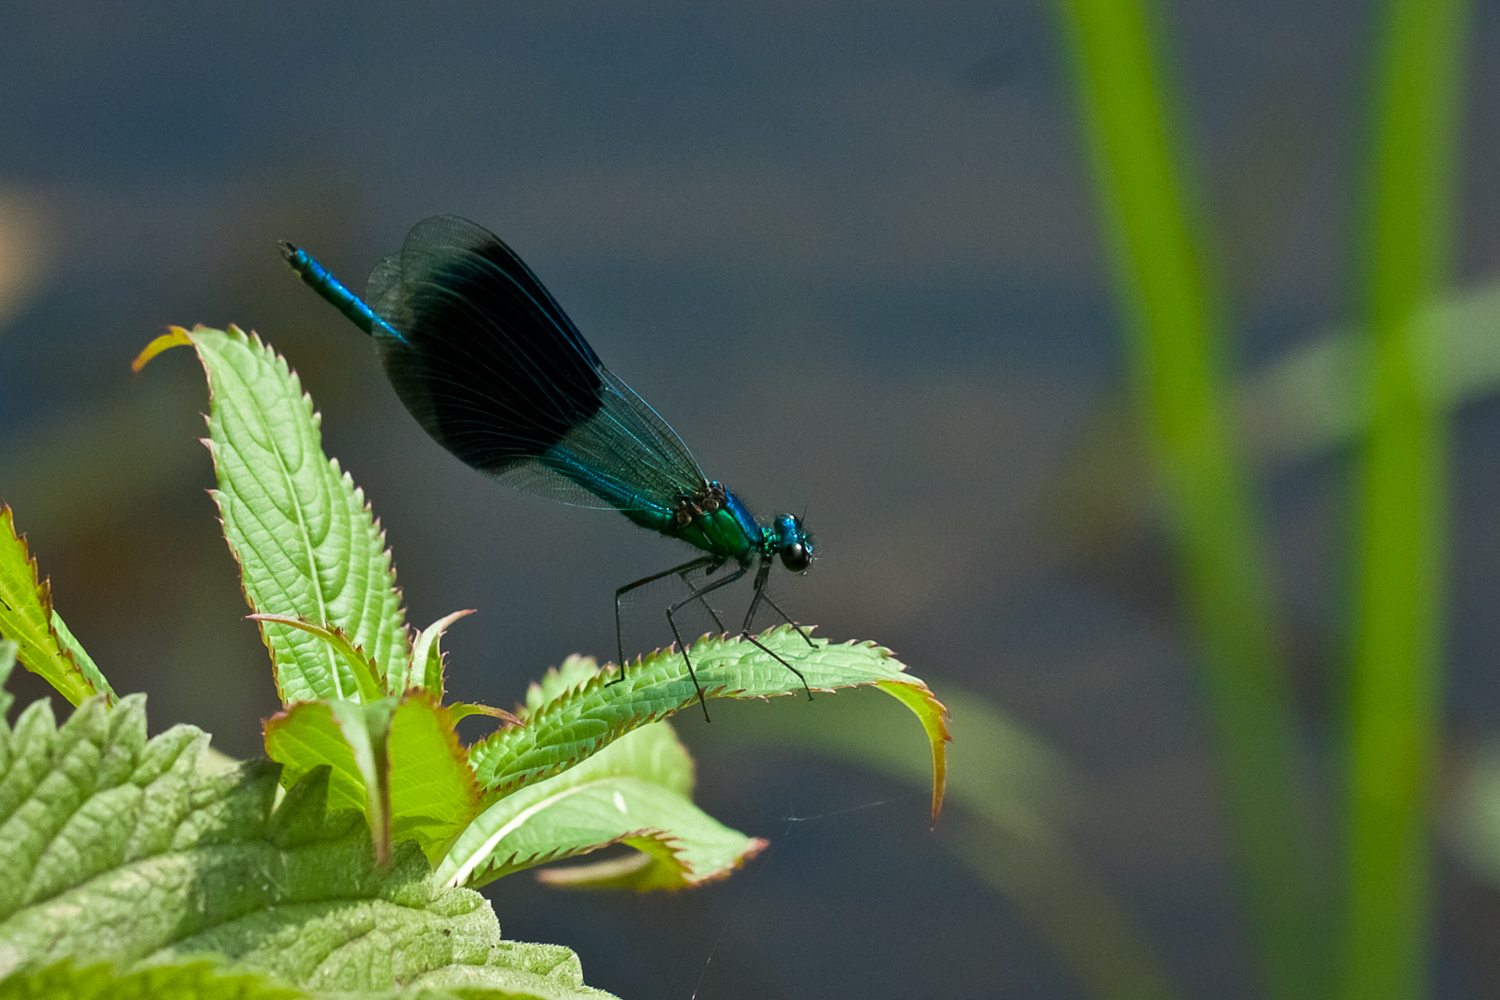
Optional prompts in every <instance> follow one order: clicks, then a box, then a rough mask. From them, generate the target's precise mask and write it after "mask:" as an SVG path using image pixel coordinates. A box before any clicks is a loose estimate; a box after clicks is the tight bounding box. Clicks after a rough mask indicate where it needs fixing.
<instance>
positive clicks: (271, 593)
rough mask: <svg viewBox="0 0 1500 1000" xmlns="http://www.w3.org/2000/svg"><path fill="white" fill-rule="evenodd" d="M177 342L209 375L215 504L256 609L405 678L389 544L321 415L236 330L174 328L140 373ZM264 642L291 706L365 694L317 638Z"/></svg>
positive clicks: (288, 635) (275, 636)
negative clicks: (336, 634) (318, 631)
mask: <svg viewBox="0 0 1500 1000" xmlns="http://www.w3.org/2000/svg"><path fill="white" fill-rule="evenodd" d="M177 344H191V345H192V347H193V348H194V349H195V350H196V351H197V352H198V359H199V360H200V361H202V363H203V368H204V370H205V371H206V372H207V373H208V383H209V416H208V430H209V438H208V440H206V441H205V444H207V445H208V448H209V450H210V452H212V454H213V456H214V469H215V471H216V472H217V474H218V481H219V488H218V489H217V490H216V491H214V500H215V501H216V502H217V503H218V505H219V513H220V516H221V517H222V518H223V521H224V537H225V539H226V540H227V541H228V542H229V548H230V551H232V552H233V553H234V557H235V559H236V560H238V562H239V564H240V574H241V579H242V580H243V583H244V589H245V597H246V599H247V600H248V601H249V603H250V606H251V608H252V609H253V610H254V611H256V612H259V613H262V614H269V615H282V616H286V617H289V618H304V619H307V620H308V621H311V622H314V623H318V624H321V625H327V626H330V627H334V628H337V629H339V630H341V631H342V632H343V634H344V635H346V636H347V637H348V639H349V641H350V642H351V643H352V644H354V645H355V646H358V647H359V648H360V649H362V650H364V651H365V652H366V653H367V654H368V655H369V656H370V658H371V659H373V660H374V662H375V664H376V666H377V668H378V669H379V671H380V676H381V677H382V678H394V677H401V676H404V674H405V671H406V664H407V659H408V657H409V655H410V649H409V647H408V645H407V637H406V626H405V618H404V613H403V612H402V610H401V595H400V592H399V591H398V590H397V589H396V580H395V573H394V571H393V570H392V568H391V556H390V553H389V551H387V550H386V547H385V535H384V533H383V532H382V531H381V529H380V524H379V522H377V521H376V520H375V518H374V517H373V515H372V514H371V513H370V509H369V506H368V505H367V504H366V503H365V498H364V493H363V492H362V491H361V490H359V489H358V488H357V487H356V486H355V485H354V481H353V480H352V479H351V478H350V477H349V475H348V473H345V472H341V471H340V469H339V465H338V462H336V461H330V460H329V459H327V458H325V457H324V455H323V450H322V442H321V435H320V433H319V423H320V418H319V416H318V414H317V413H316V412H314V410H313V407H312V400H311V399H309V398H308V397H307V396H306V395H305V394H304V393H303V392H302V386H301V383H300V382H299V381H298V379H297V376H296V374H295V373H294V372H292V371H291V369H290V368H289V367H288V366H287V363H286V361H285V360H284V359H282V358H281V357H280V356H279V355H277V354H276V353H275V352H273V351H272V350H271V349H270V348H269V347H267V346H266V345H264V344H262V343H261V341H260V338H259V337H257V336H255V335H254V334H251V335H249V336H246V335H245V333H244V332H243V331H241V330H239V329H238V328H236V327H233V326H231V327H230V328H229V329H228V330H227V331H220V330H210V329H208V328H206V327H201V326H200V327H196V328H194V329H193V330H192V331H187V330H183V329H182V328H180V327H177V328H174V329H173V330H172V332H171V333H169V334H166V335H164V336H162V337H159V338H157V339H156V340H155V341H153V342H152V343H151V344H150V345H149V346H148V347H147V348H146V350H145V351H143V352H141V355H140V357H139V358H137V359H136V367H137V368H139V367H140V366H141V365H144V364H145V362H146V361H148V360H150V358H152V357H154V356H155V355H156V354H158V353H160V352H161V351H162V350H165V349H166V348H168V347H172V346H175V345H177ZM261 633H262V635H263V636H264V638H265V640H266V645H267V646H268V647H269V648H270V650H271V656H272V660H273V662H274V665H275V669H276V684H277V689H278V691H279V692H280V694H281V700H282V703H283V704H290V703H291V702H294V701H305V700H309V699H312V698H350V697H355V696H356V693H357V692H358V691H359V690H360V684H359V680H358V678H357V677H356V675H355V671H354V669H353V668H352V667H351V666H350V665H349V664H348V663H347V662H346V661H345V659H344V658H343V657H341V656H339V655H338V653H337V652H336V651H335V650H333V649H332V648H331V647H330V646H329V645H328V644H327V643H325V642H323V641H322V640H321V639H319V638H318V637H317V636H314V635H310V634H307V633H306V632H302V631H299V630H298V629H296V628H293V627H291V626H289V625H286V624H284V623H281V622H262V623H261Z"/></svg>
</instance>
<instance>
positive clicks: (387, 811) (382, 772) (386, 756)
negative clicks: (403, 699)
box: [328, 698, 396, 865]
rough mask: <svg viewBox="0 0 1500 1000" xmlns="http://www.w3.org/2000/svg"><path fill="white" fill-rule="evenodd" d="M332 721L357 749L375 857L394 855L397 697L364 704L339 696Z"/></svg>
mask: <svg viewBox="0 0 1500 1000" xmlns="http://www.w3.org/2000/svg"><path fill="white" fill-rule="evenodd" d="M328 708H329V711H330V712H332V714H333V721H334V722H336V723H337V724H338V727H339V731H340V732H341V733H343V734H344V741H345V742H347V743H348V744H349V748H350V749H351V750H353V751H354V764H355V766H356V767H358V768H359V776H360V779H361V781H362V783H363V784H364V787H365V816H366V818H368V819H369V821H370V833H371V834H372V835H373V837H374V841H375V860H376V862H377V863H379V864H382V865H383V864H385V863H386V861H387V860H389V858H390V856H391V755H390V736H391V716H392V715H393V714H394V713H395V710H396V699H395V698H382V699H380V700H379V701H372V702H368V703H366V704H361V703H359V702H357V701H348V700H347V699H342V698H341V699H338V700H335V701H331V702H329V703H328Z"/></svg>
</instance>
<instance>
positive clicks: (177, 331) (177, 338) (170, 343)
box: [130, 326, 192, 372]
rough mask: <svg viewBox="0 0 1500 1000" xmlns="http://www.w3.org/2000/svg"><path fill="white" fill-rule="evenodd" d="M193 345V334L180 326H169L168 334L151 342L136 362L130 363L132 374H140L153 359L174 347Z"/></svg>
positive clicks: (136, 357)
mask: <svg viewBox="0 0 1500 1000" xmlns="http://www.w3.org/2000/svg"><path fill="white" fill-rule="evenodd" d="M191 343H192V334H190V333H188V331H187V330H185V329H183V328H182V327H180V326H169V327H167V332H166V333H164V334H162V335H161V336H160V337H157V338H156V339H155V340H153V341H151V343H149V344H147V345H146V347H145V349H144V350H142V351H141V353H139V354H137V355H136V356H135V360H134V361H132V362H130V370H131V371H132V372H139V371H140V370H141V369H142V368H144V367H146V365H147V363H148V362H150V360H151V359H152V358H154V357H156V356H157V355H158V354H160V353H161V352H163V351H166V350H170V349H171V348H173V347H185V346H187V345H189V344H191Z"/></svg>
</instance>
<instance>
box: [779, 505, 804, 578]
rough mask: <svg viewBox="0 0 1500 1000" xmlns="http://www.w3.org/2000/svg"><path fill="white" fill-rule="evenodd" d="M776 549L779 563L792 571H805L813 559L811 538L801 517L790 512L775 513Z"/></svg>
mask: <svg viewBox="0 0 1500 1000" xmlns="http://www.w3.org/2000/svg"><path fill="white" fill-rule="evenodd" d="M775 530H776V551H777V553H778V554H779V555H780V556H781V564H782V565H783V566H785V567H786V568H787V569H789V570H791V571H792V572H793V573H806V572H807V570H808V567H810V566H811V565H812V561H813V540H812V535H810V534H809V533H808V531H807V529H806V528H804V527H803V526H802V519H801V518H800V517H794V516H793V515H791V514H778V515H776V522H775Z"/></svg>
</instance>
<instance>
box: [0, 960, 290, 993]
mask: <svg viewBox="0 0 1500 1000" xmlns="http://www.w3.org/2000/svg"><path fill="white" fill-rule="evenodd" d="M221 966H222V963H221V962H215V961H212V960H205V959H199V960H197V961H186V962H181V963H174V964H170V965H156V966H151V967H149V968H144V969H138V970H135V971H133V972H125V971H122V970H120V969H119V968H117V967H116V966H114V965H113V964H111V963H108V962H105V963H100V964H97V965H90V966H88V967H86V968H80V967H78V966H77V965H75V964H74V963H73V962H71V961H68V962H59V963H58V964H56V965H53V966H50V967H48V968H46V969H42V970H40V971H38V972H34V973H30V974H18V975H15V976H12V977H11V978H9V979H7V980H5V981H4V982H0V1000H41V998H44V997H45V998H46V1000H298V998H302V997H307V996H308V995H309V994H307V993H306V992H304V991H303V990H299V989H295V988H292V987H289V986H287V985H285V984H283V983H279V982H277V981H276V980H275V979H273V978H272V977H270V976H268V975H266V974H265V973H258V972H240V973H232V972H225V971H223V970H222V969H221Z"/></svg>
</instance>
